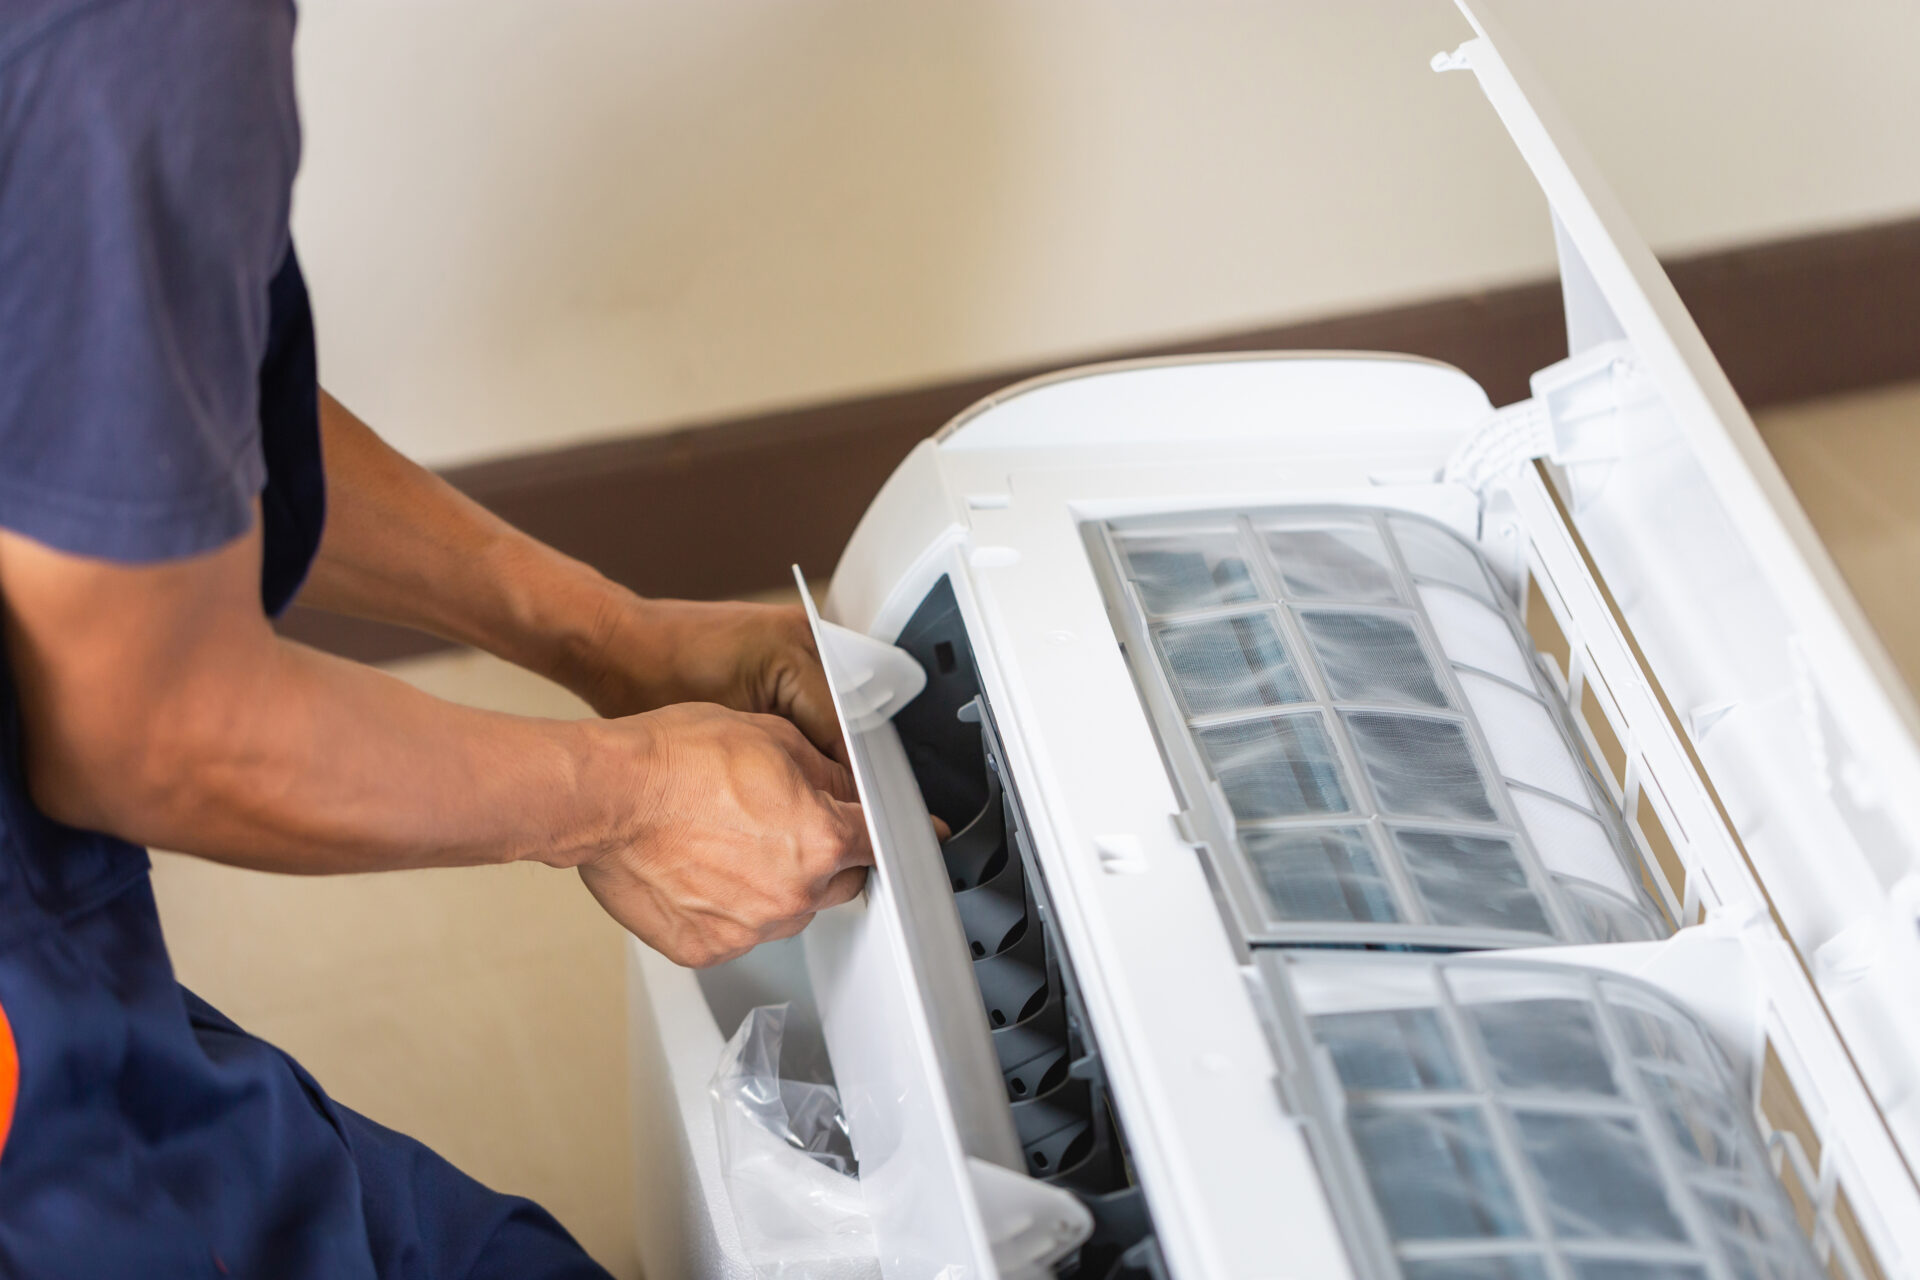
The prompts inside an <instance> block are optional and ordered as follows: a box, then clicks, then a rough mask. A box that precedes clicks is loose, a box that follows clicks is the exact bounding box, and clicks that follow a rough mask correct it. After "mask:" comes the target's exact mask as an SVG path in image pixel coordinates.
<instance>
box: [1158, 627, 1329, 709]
mask: <svg viewBox="0 0 1920 1280" xmlns="http://www.w3.org/2000/svg"><path fill="white" fill-rule="evenodd" d="M1153 638H1154V643H1155V644H1157V645H1158V646H1159V647H1160V656H1161V658H1162V660H1163V661H1164V662H1165V663H1166V667H1167V671H1168V673H1169V674H1170V675H1171V677H1172V679H1173V687H1174V688H1175V689H1176V690H1177V691H1178V692H1179V694H1180V701H1181V704H1182V709H1183V710H1185V711H1186V713H1187V714H1188V715H1190V716H1204V715H1213V714H1215V713H1216V712H1222V711H1251V710H1253V709H1254V708H1256V707H1277V706H1280V705H1282V704H1284V703H1288V702H1299V701H1301V700H1302V699H1304V698H1305V697H1306V696H1307V695H1306V690H1305V689H1304V688H1303V687H1302V686H1301V684H1300V677H1299V676H1298V675H1297V674H1296V673H1295V671H1294V668H1293V663H1292V662H1291V661H1290V660H1289V659H1288V657H1287V651H1286V647H1285V646H1284V645H1282V644H1281V642H1280V633H1279V631H1278V630H1276V629H1275V627H1274V625H1273V618H1272V616H1271V615H1270V614H1265V613H1249V614H1244V615H1241V616H1238V617H1230V618H1208V619H1205V620H1202V621H1200V622H1173V623H1168V624H1166V625H1164V626H1161V627H1157V628H1155V629H1154V634H1153Z"/></svg>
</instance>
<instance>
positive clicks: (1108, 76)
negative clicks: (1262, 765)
mask: <svg viewBox="0 0 1920 1280" xmlns="http://www.w3.org/2000/svg"><path fill="white" fill-rule="evenodd" d="M1495 7H1496V8H1497V10H1498V12H1499V13H1500V14H1501V15H1502V16H1503V17H1504V18H1505V19H1506V20H1507V22H1508V23H1509V25H1510V26H1511V27H1512V28H1513V30H1514V33H1515V34H1516V35H1517V36H1519V37H1520V38H1521V41H1522V43H1523V44H1524V46H1525V47H1526V49H1527V50H1528V52H1529V54H1530V55H1531V56H1532V57H1533V59H1534V61H1535V62H1536V63H1538V64H1540V65H1541V66H1542V69H1543V70H1544V71H1546V72H1547V73H1548V76H1549V78H1550V79H1551V80H1552V81H1553V82H1554V83H1555V84H1556V85H1558V86H1559V88H1560V92H1561V96H1562V100H1563V104H1564V105H1565V106H1566V107H1567V108H1568V110H1569V112H1570V113H1571V114H1572V115H1573V117H1574V118H1575V121H1576V123H1577V124H1578V125H1579V126H1580V128H1581V130H1582V132H1583V134H1584V136H1585V137H1586V139H1587V142H1588V144H1589V146H1590V148H1591V149H1592V150H1593V151H1594V152H1595V153H1596V155H1597V158H1598V159H1599V160H1600V162H1601V164H1602V165H1603V166H1604V167H1605V168H1606V170H1607V171H1608V172H1609V173H1610V174H1611V175H1612V176H1613V178H1614V181H1615V184H1616V187H1617V188H1618V189H1619V191H1620V193H1621V195H1622V197H1623V198H1624V200H1625V201H1626V204H1627V206H1628V208H1629V209H1630V210H1631V211H1632V212H1633V213H1634V215H1635V216H1636V218H1637V219H1638V220H1639V221H1640V223H1641V225H1642V227H1643V229H1644V231H1645V232H1646V234H1647V236H1648V238H1649V239H1650V240H1651V241H1652V242H1653V243H1654V244H1655V246H1656V247H1657V248H1660V249H1663V250H1672V249H1684V248H1698V247H1704V246H1710V245H1716V244H1724V243H1731V242H1735V241H1740V240H1745V239H1751V238H1757V237H1762V236H1769V235H1775V234H1782V233H1789V232H1793V231H1802V230H1810V229H1815V228H1825V227H1831V226H1837V225H1845V224H1848V223H1853V222H1858V221H1865V220H1871V219H1875V218H1880V217H1886V216H1897V215H1900V214H1904V213H1910V212H1913V211H1915V210H1920V148H1917V147H1915V146H1914V143H1913V133H1914V128H1915V125H1916V124H1917V123H1920V76H1915V75H1914V74H1913V73H1912V69H1911V55H1912V53H1913V51H1914V50H1915V49H1916V48H1920V8H1916V7H1915V6H1913V5H1912V4H1910V3H1908V2H1907V0H1833V2H1831V3H1815V0H1804V2H1803V3H1800V4H1792V5H1790V4H1785V3H1779V2H1777V0H1746V2H1744V3H1739V4H1735V3H1732V0H1722V2H1721V3H1717V4H1710V3H1706V2H1705V0H1690V2H1685V3H1674V2H1673V0H1606V2H1605V3H1592V4H1569V3H1566V0H1496V6H1495ZM1464 33H1465V27H1464V24H1463V22H1462V20H1461V19H1460V18H1459V16H1458V15H1457V14H1455V13H1454V12H1453V10H1452V8H1451V7H1450V6H1449V5H1447V4H1446V3H1444V0H1339V2H1338V3H1335V2H1334V0H1315V2H1314V3H1307V2H1305V0H1244V2H1243V3H1226V2H1225V0H1180V2H1179V3H1176V2H1175V0H1155V2H1151V3H1150V2H1148V0H1102V2H1099V3H1096V2H1095V0H892V2H891V3H888V2H886V0H545V2H543V3H539V4H527V3H505V2H503V0H463V2H461V3H452V2H450V0H307V2H306V3H305V4H304V5H303V6H302V33H301V37H300V74H301V90H302V99H303V102H304V106H305V111H306V120H307V144H308V150H307V162H306V168H305V172H304V174H303V176H302V178H301V182H300V186H299V190H298V207H297V212H296V232H297V234H298V237H299V241H300V244H301V247H302V253H303V256H304V257H305V260H306V263H307V268H308V272H309V275H310V277H311V279H312V284H313V288H314V292H315V297H316V302H317V307H318V313H319V324H320V332H321V340H322V367H323V372H324V375H325V377H326V379H327V381H328V382H329V384H330V385H331V386H332V387H333V388H334V389H335V390H336V391H337V392H338V393H340V394H341V395H342V396H343V397H345V398H346V399H347V400H348V401H349V403H351V404H353V405H355V406H356V407H357V408H359V409H361V410H362V411H363V412H364V413H366V414H367V415H368V416H369V417H371V418H372V419H373V420H374V421H375V423H376V425H378V426H379V427H381V428H382V429H383V430H385V431H386V432H387V433H388V434H389V435H390V436H391V437H392V438H393V439H395V440H396V441H397V442H398V443H399V444H401V445H402V446H403V447H404V448H406V449H408V450H410V451H411V452H413V453H414V454H416V455H417V456H419V457H421V458H422V459H424V460H426V461H429V462H433V463H446V462H452V461H460V460H468V459H473V458H479V457H485V456H492V455H499V454H502V453H511V452H515V451H518V450H522V449H527V448H534V447H540V446H543V445H552V444H559V443H565V442H572V441H578V440H585V439H591V438H595V437H600V436H605V435H609V434H620V433H625V432H628V431H632V430H636V429H650V428H657V427H663V426H670V425H677V424H680V423H684V422H688V421H697V420H700V419H704V418H711V417H716V416H724V415H729V414H735V413H740V412H745V411H750V410H753V409H757V408H766V407H773V406H781V405H790V404H795V403H800V402H805V401H808V400H817V399H822V398H829V397H833V396H838V395H845V394H851V393H857V392H860V391H866V390H874V389H881V388H886V387H893V386H902V385H911V384H914V383H918V382H922V381H926V380H930V379H938V378H943V377H950V376H953V375H956V374H959V373H963V372H971V371H981V370H991V369H995V368H1000V367H1005V366H1010V365H1018V364H1023V363H1028V362H1032V361H1035V360H1045V359H1068V358H1071V357H1072V356H1074V355H1075V354H1076V353H1080V352H1089V351H1100V350H1102V349H1105V348H1111V347H1113V346H1115V345H1120V344H1127V343H1135V342H1140V341H1144V340H1151V339H1154V338H1161V337H1170V336H1174V335H1186V334H1195V333H1205V332H1208V331H1213V330H1222V329H1231V328H1235V327H1242V326H1248V325H1253V324H1259V323H1262V322H1270V321H1276V320H1282V319H1287V318H1295V317H1302V316H1307V315H1313V314H1323V313H1327V312H1331V311H1339V310H1346V309H1352V308H1356V307H1365V306H1370V305H1375V304H1379V303H1383V302H1390V301H1397V300H1404V299H1409V298H1415V297H1420V296H1424V295H1431V294H1435V293H1445V292H1451V291H1455V290H1459V289H1462V288H1469V287H1473V286H1477V285H1485V284H1491V283H1499V282H1503V281H1509V280H1515V279H1521V278H1527V277H1532V276H1537V275H1539V274H1542V273H1544V272H1547V271H1549V270H1550V269H1551V262H1552V256H1551V240H1550V236H1549V233H1548V229H1547V225H1546V221H1545V218H1544V215H1543V212H1542V209H1541V207H1540V204H1539V202H1538V197H1537V194H1536V193H1535V190H1534V188H1533V187H1532V184H1531V181H1530V179H1529V178H1528V177H1527V175H1526V174H1525V172H1524V170H1523V169H1522V168H1521V166H1520V164H1519V162H1518V160H1517V159H1516V158H1515V157H1514V155H1513V154H1512V152H1511V151H1510V149H1509V146H1508V143H1507V141H1506V139H1505V136H1504V134H1503V133H1502V132H1501V129H1500V126H1499V124H1498V122H1497V121H1496V120H1495V119H1494V117H1493V115H1492V113H1491V111H1490V110H1489V109H1488V108H1487V107H1486V105H1485V103H1484V101H1483V100H1482V99H1481V98H1480V96H1479V93H1478V91H1477V89H1476V88H1475V86H1474V84H1473V82H1472V80H1471V79H1470V78H1469V77H1465V76H1449V77H1435V76H1433V75H1431V74H1430V73H1429V72H1428V71H1427V70H1426V59H1427V58H1428V56H1429V55H1431V54H1432V53H1433V52H1435V51H1436V50H1438V49H1440V48H1443V47H1451V46H1452V45H1453V44H1454V43H1456V42H1457V41H1458V40H1459V39H1460V38H1462V36H1463V35H1464Z"/></svg>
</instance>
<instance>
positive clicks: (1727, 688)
mask: <svg viewBox="0 0 1920 1280" xmlns="http://www.w3.org/2000/svg"><path fill="white" fill-rule="evenodd" d="M1461 8H1462V10H1463V12H1466V14H1467V17H1468V19H1469V20H1470V21H1471V22H1472V23H1473V25H1474V28H1475V30H1476V31H1477V32H1478V38H1476V39H1474V40H1471V41H1469V42H1468V43H1466V44H1465V45H1463V46H1461V48H1460V49H1459V50H1457V51H1456V52H1454V53H1453V54H1451V55H1442V56H1441V57H1439V58H1436V59H1435V66H1436V67H1437V68H1439V69H1442V70H1447V69H1453V68H1455V67H1460V68H1467V69H1471V70H1472V71H1473V72H1474V73H1475V75H1476V76H1477V77H1478V79H1479V82H1480V85H1481V88H1482V89H1483V90H1484V91H1485V93H1486V95H1487V98H1488V100H1489V101H1490V102H1491V103H1492V104H1493V106H1494V108H1495V110H1496V111H1497V112H1498V113H1499V115H1500V118H1501V121H1502V122H1503V123H1504V124H1505V125H1506V127H1507V130H1508V132H1509V133H1510V134H1511V135H1512V136H1513V139H1514V141H1515V143H1516V144H1517V146H1518V147H1519V149H1520V152H1521V154H1522V156H1523V157H1524V158H1525V159H1526V161H1527V163H1528V165H1529V166H1530V167H1531V168H1532V170H1533V173H1534V176H1535V177H1536V178H1537V179H1538V180H1539V183H1540V186H1541V188H1542V189H1543V191H1544V192H1545V193H1546V196H1547V200H1548V202H1549V203H1550V204H1551V206H1552V209H1553V217H1554V222H1555V228H1556V231H1557V234H1558V242H1559V248H1560V266H1561V282H1562V287H1563V292H1564V294H1565V298H1566V307H1567V328H1568V337H1569V345H1570V351H1571V355H1572V356H1573V357H1575V361H1574V363H1576V364H1577V363H1579V362H1580V361H1581V360H1582V359H1584V358H1586V357H1588V356H1594V357H1604V358H1605V360H1606V362H1607V363H1608V364H1609V365H1610V367H1611V373H1610V374H1608V376H1606V377H1604V378H1601V379H1597V380H1590V381H1588V382H1584V383H1580V384H1577V385H1576V384H1574V383H1569V382H1564V381H1563V380H1561V379H1559V378H1557V377H1556V376H1555V371H1554V370H1545V371H1542V373H1541V374H1538V375H1536V377H1535V380H1534V391H1535V400H1536V401H1538V402H1540V403H1541V405H1542V406H1543V408H1544V410H1545V411H1546V412H1547V413H1548V415H1549V418H1550V421H1551V425H1552V428H1553V430H1552V433H1551V434H1552V435H1553V437H1554V440H1555V447H1554V450H1553V452H1554V455H1555V457H1556V458H1557V459H1559V460H1560V461H1561V462H1562V463H1563V467H1562V469H1561V472H1560V474H1559V476H1558V480H1559V483H1560V487H1561V489H1562V492H1563V494H1564V496H1565V498H1566V500H1567V503H1568V507H1569V509H1570V513H1571V516H1572V519H1573V522H1574V524H1575V526H1576V527H1577V528H1578V530H1579V532H1580V534H1581V535H1582V537H1583V539H1584V541H1585V543H1586V547H1587V549H1588V551H1589V552H1590V553H1591V555H1592V558H1593V563H1594V565H1595V566H1596V567H1597V569H1598V571H1599V574H1600V576H1601V577H1602V579H1603V580H1604V581H1605V582H1606V584H1607V586H1608V587H1609V588H1610V589H1611V591H1612V593H1613V596H1614V599H1615V602H1616V603H1617V605H1618V607H1619V609H1620V612H1621V614H1622V615H1623V617H1624V619H1625V621H1626V624H1627V626H1628V628H1629V629H1630V630H1631V632H1632V634H1633V636H1634V638H1635V640H1636V642H1637V643H1638V645H1639V647H1640V649H1641V651H1642V652H1643V653H1644V655H1645V658H1646V661H1647V663H1648V665H1649V666H1650V667H1651V669H1652V671H1653V674H1654V675H1655V676H1656V677H1657V679H1658V680H1659V682H1660V684H1661V687H1662V689H1663V691H1664V692H1665V694H1666V696H1667V698H1668V700H1669V701H1670V702H1671V704H1672V706H1673V709H1674V711H1675V712H1677V713H1678V716H1679V718H1680V720H1681V721H1682V723H1683V725H1685V727H1686V729H1687V731H1688V734H1689V737H1690V738H1691V740H1692V745H1693V747H1694V749H1695V750H1696V751H1697V752H1698V754H1699V758H1700V760H1701V762H1702V764H1703V765H1704V766H1705V769H1706V772H1707V774H1708V776H1709V777H1710V778H1711V780H1712V782H1713V783H1714V786H1715V788H1716V789H1717V791H1718V792H1719V795H1720V798H1721V800H1722V801H1723V802H1724V803H1725V805H1726V809H1727V812H1728V815H1729V817H1730V818H1731V820H1732V823H1733V825H1734V827H1735V829H1736V830H1737V831H1738V833H1739V835H1740V838H1741V841H1742V843H1743V845H1744V848H1745V853H1746V855H1747V856H1748V857H1749V858H1750V860H1751V862H1752V865H1753V868H1754V870H1755V872H1756V873H1757V875H1758V876H1759V878H1760V880H1761V882H1762V884H1763V885H1764V886H1765V888H1766V890H1767V892H1768V894H1769V896H1770V897H1771V899H1772V904H1773V906H1774V908H1775V909H1776V910H1778V912H1779V913H1780V915H1781V918H1782V920H1783V922H1784V923H1785V925H1786V927H1787V931H1788V933H1789V934H1790V936H1791V937H1792V938H1793V941H1794V943H1795V945H1796V947H1797V948H1798V949H1799V951H1800V953H1801V955H1802V956H1803V957H1804V958H1805V960H1806V961H1807V962H1808V965H1809V968H1810V969H1811V970H1812V971H1813V973H1814V974H1815V976H1816V978H1817V979H1818V980H1819V983H1820V988H1821V994H1822V996H1823V997H1824V998H1825V1000H1826V1003H1827V1006H1828V1008H1829V1009H1830V1010H1831V1011H1832V1013H1833V1016H1834V1018H1835V1020H1836V1023H1837V1024H1838V1026H1839V1028H1840V1030H1841V1032H1842V1034H1843V1035H1844V1036H1845V1037H1846V1039H1847V1041H1848V1044H1849V1047H1850V1049H1851V1050H1852V1053H1853V1055H1854V1057H1855V1058H1856V1060H1857V1061H1858V1063H1859V1066H1860V1069H1861V1071H1862V1074H1863V1075H1864V1077H1865V1078H1866V1080H1867V1083H1868V1086H1869V1088H1870V1089H1871V1090H1872V1091H1873V1093H1874V1095H1875V1097H1876V1098H1877V1099H1878V1100H1879V1102H1880V1105H1881V1107H1882V1109H1883V1111H1884V1112H1885V1114H1886V1116H1887V1118H1888V1120H1889V1122H1890V1124H1891V1126H1892V1128H1893V1129H1894V1131H1895V1133H1896V1135H1897V1137H1898V1138H1899V1140H1900V1142H1901V1144H1902V1145H1903V1147H1904V1148H1905V1150H1906V1153H1907V1159H1908V1161H1909V1163H1913V1162H1916V1161H1920V1001H1916V1000H1914V999H1913V995H1912V993H1913V991H1914V989H1915V986H1916V984H1917V983H1920V927H1917V926H1920V710H1917V709H1916V705H1915V702H1914V698H1913V695H1912V693H1911V692H1910V691H1909V690H1908V689H1907V687H1906V686H1905V684H1904V683H1903V682H1902V681H1901V679H1900V678H1899V676H1898V674H1897V672H1896V671H1895V668H1894V666H1893V664H1892V662H1891V661H1890V659H1889V658H1888V656H1887V654H1886V652H1885V650H1884V647H1883V646H1882V644H1881V642H1880V641H1879V639H1878V638H1877V636H1876V635H1875V634H1874V632H1873V631H1872V629H1871V627H1870V626H1869V625H1868V623H1867V621H1866V618H1865V616H1864V615H1863V614H1862V612H1861V610H1860V609H1859V606H1858V605H1857V603H1856V602H1855V601H1854V599H1853V597H1852V595H1851V594H1850V593H1849V591H1848V589H1847V587H1846V584H1845V582H1844V581H1843V580H1842V578H1841V577H1840V574H1839V572H1838V570H1837V569H1836V567H1835V566H1834V564H1833V562H1832V560H1831V558H1830V557H1829V556H1828V554H1827V552H1826V550H1825V548H1824V547H1823V545H1822V544H1821V542H1820V540H1819V538H1818V536H1817V535H1816V534H1815V533H1814V531H1813V528H1812V526H1811V525H1810V524H1809V523H1808V521H1807V519H1806V516H1805V514H1804V513H1803V512H1802V511H1801V509H1800V507H1799V505H1798V503H1797V502H1796V501H1795V499H1794V497H1793V495H1792V493H1791V491H1790V490H1789V489H1788V487H1787V484H1786V482H1785V480H1784V478H1783V477H1782V476H1781V474H1780V471H1779V468H1778V467H1777V466H1776V465H1775V463H1774V461H1773V458H1772V456H1771V455H1770V454H1769V453H1768V451H1767V449H1766V446H1765V444H1764V443H1763V442H1762V440H1761V439H1760V436H1759V434H1758V433H1757V432H1756V431H1755V429H1754V426H1753V423H1752V421H1751V419H1750V418H1749V417H1748V415H1747V412H1746V410H1745V409H1744V408H1743V407H1742V405H1741V404H1740V401H1739V398H1738V397H1737V396H1736V395H1735V393H1734V391H1733V388H1732V386H1731V385H1730V384H1729V383H1728V381H1727V379H1726V376H1725V374H1724V373H1723V372H1722V371H1721V369H1720V367H1719V365H1718V363H1717V362H1716V361H1715V360H1714V358H1713V354H1712V352H1711V351H1710V350H1709V349H1708V348H1707V345H1706V342H1705V341H1704V340H1703V339H1702V338H1701V336H1700V333H1699V330H1698V329H1697V328H1696V327H1695V325H1694V323H1693V321H1692V319H1691V317H1690V316H1689V315H1688V314H1687V311H1686V309H1685V307H1684V306H1683V305H1682V304H1681V302H1680V299H1679V297H1678V295H1676V294H1675V292H1674V290H1673V286H1672V284H1671V283H1670V282H1669V281H1668V280H1667V278H1666V275H1665V274H1664V272H1662V270H1661V268H1660V266H1659V263H1658V262H1657V261H1655V259H1654V257H1653V254H1652V252H1651V251H1650V250H1649V249H1648V248H1647V246H1646V244H1645V243H1644V242H1643V241H1642V240H1641V238H1640V237H1639V235H1638V234H1637V233H1636V232H1635V231H1634V229H1633V227H1632V225H1631V223H1630V222H1629V220H1628V219H1627V217H1626V215H1625V213H1624V212H1623V210H1622V209H1621V208H1620V206H1619V204H1618V202H1617V201H1616V200H1615V199H1614V197H1613V196H1612V194H1611V192H1610V191H1609V190H1608V188H1607V186H1606V183H1605V182H1604V181H1603V180H1602V179H1601V178H1600V176H1599V174H1598V171H1597V170H1596V168H1595V166H1594V165H1593V163H1592V162H1591V160H1590V159H1589V158H1588V157H1587V156H1586V155H1585V153H1584V152H1583V151H1582V149H1581V148H1580V147H1579V146H1578V144H1577V143H1576V142H1575V141H1574V140H1573V137H1572V134H1571V131H1570V130H1569V128H1568V127H1567V125H1566V123H1565V121H1564V120H1563V119H1561V117H1560V116H1559V114H1558V112H1557V111H1556V110H1555V109H1554V107H1553V105H1552V102H1551V96H1550V95H1549V94H1547V93H1546V92H1544V90H1543V88H1542V86H1541V85H1540V84H1539V83H1538V81H1537V79H1536V78H1535V77H1534V76H1533V74H1532V73H1531V71H1530V69H1529V68H1527V67H1526V66H1525V65H1524V64H1523V63H1522V62H1520V61H1519V60H1518V59H1516V58H1515V57H1514V56H1513V51H1512V50H1511V49H1510V48H1504V47H1496V46H1497V45H1498V43H1499V38H1498V33H1497V32H1496V31H1495V30H1494V29H1493V26H1492V24H1491V23H1489V22H1488V21H1487V20H1486V18H1485V17H1484V16H1483V15H1480V14H1479V13H1477V12H1476V11H1475V10H1474V9H1473V8H1472V7H1470V6H1469V5H1467V4H1466V3H1464V2H1463V3H1462V4H1461ZM1595 389H1601V390H1604V392H1605V396H1604V400H1605V401H1606V402H1608V403H1604V404H1601V405H1599V406H1596V405H1595V404H1594V403H1593V402H1592V397H1591V392H1592V391H1593V390H1595ZM1576 400H1578V401H1579V403H1577V404H1576V403H1575V401H1576Z"/></svg>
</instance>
